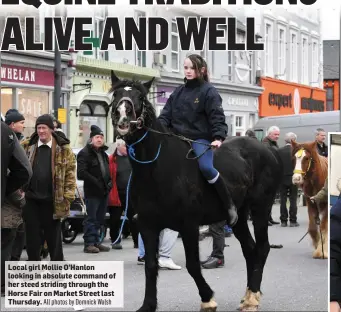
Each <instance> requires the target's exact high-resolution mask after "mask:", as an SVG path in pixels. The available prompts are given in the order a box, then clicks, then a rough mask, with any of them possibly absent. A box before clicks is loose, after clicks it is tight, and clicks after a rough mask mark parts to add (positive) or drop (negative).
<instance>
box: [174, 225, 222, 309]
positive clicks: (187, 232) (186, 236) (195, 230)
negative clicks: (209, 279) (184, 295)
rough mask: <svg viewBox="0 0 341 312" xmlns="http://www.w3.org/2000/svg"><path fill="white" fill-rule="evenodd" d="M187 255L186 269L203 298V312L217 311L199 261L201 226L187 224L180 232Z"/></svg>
mask: <svg viewBox="0 0 341 312" xmlns="http://www.w3.org/2000/svg"><path fill="white" fill-rule="evenodd" d="M180 234H181V237H182V242H183V245H184V248H185V253H186V268H187V271H188V273H189V274H190V275H191V276H192V278H193V279H194V281H195V283H196V285H197V287H198V290H199V295H200V297H201V301H202V303H201V311H205V312H211V311H215V310H216V309H217V303H216V302H215V301H214V299H213V290H212V289H211V288H210V286H209V285H208V284H207V283H206V281H205V279H204V277H203V276H202V273H201V267H200V260H199V226H198V225H197V224H187V223H185V224H184V226H183V228H182V229H181V231H180Z"/></svg>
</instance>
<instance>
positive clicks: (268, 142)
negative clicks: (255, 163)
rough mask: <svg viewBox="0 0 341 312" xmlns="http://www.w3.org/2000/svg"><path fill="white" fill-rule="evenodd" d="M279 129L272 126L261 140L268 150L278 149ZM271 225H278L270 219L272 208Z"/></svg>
mask: <svg viewBox="0 0 341 312" xmlns="http://www.w3.org/2000/svg"><path fill="white" fill-rule="evenodd" d="M279 135H280V129H279V128H278V127H276V126H272V127H270V128H269V129H268V135H267V136H266V137H265V138H264V139H263V141H262V143H263V144H264V145H265V146H267V147H268V148H274V149H278V144H277V141H278V139H279ZM273 224H279V222H277V221H275V220H274V219H273V218H272V208H271V212H270V215H269V226H271V225H273Z"/></svg>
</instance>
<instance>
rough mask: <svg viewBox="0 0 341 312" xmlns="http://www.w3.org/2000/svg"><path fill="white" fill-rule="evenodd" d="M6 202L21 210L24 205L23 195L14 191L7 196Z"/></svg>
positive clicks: (19, 191) (18, 191) (20, 191)
mask: <svg viewBox="0 0 341 312" xmlns="http://www.w3.org/2000/svg"><path fill="white" fill-rule="evenodd" d="M7 200H8V202H9V203H10V204H11V205H13V206H15V207H17V208H19V209H22V208H24V206H25V205H26V199H25V193H24V192H23V191H22V190H16V191H15V192H13V193H12V194H9V195H8V196H7Z"/></svg>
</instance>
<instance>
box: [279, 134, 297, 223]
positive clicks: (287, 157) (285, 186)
mask: <svg viewBox="0 0 341 312" xmlns="http://www.w3.org/2000/svg"><path fill="white" fill-rule="evenodd" d="M296 140H297V136H296V134H295V133H293V132H289V133H287V134H286V135H285V146H283V147H281V148H279V149H278V152H279V154H280V156H281V159H282V163H283V174H284V175H283V179H282V184H281V188H280V198H281V226H282V227H286V226H288V210H287V197H288V195H289V201H290V207H289V219H290V226H291V227H294V226H299V224H298V223H297V193H298V188H297V186H296V185H294V184H293V183H292V176H293V172H294V167H293V163H292V161H291V152H292V148H291V141H296Z"/></svg>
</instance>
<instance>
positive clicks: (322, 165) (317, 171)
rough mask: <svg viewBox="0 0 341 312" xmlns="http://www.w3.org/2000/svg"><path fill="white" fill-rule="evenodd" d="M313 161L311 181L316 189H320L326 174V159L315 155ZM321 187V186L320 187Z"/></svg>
mask: <svg viewBox="0 0 341 312" xmlns="http://www.w3.org/2000/svg"><path fill="white" fill-rule="evenodd" d="M313 160H314V170H313V173H312V181H314V183H313V184H314V185H315V186H316V187H317V188H322V186H323V185H324V181H325V179H326V176H327V174H328V163H327V159H326V158H325V157H323V156H321V155H319V154H317V153H316V155H314V157H313ZM321 185H322V186H321Z"/></svg>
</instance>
